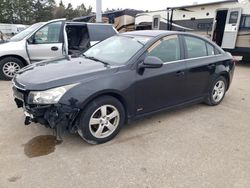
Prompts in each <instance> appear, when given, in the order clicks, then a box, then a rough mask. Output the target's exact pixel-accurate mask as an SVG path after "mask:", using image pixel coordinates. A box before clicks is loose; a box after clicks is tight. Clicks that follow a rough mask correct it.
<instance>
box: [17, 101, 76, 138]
mask: <svg viewBox="0 0 250 188" xmlns="http://www.w3.org/2000/svg"><path fill="white" fill-rule="evenodd" d="M15 102H16V104H17V107H18V108H23V109H24V114H25V122H24V123H25V125H28V124H30V123H31V122H34V123H40V124H42V125H44V126H46V127H48V128H51V129H54V130H55V132H56V136H57V139H58V140H61V139H62V134H63V132H65V131H66V130H67V131H70V132H71V133H75V132H76V131H77V121H76V120H77V116H78V114H79V112H80V109H78V108H75V107H71V106H67V105H63V104H53V105H28V104H26V103H25V100H21V99H18V98H15Z"/></svg>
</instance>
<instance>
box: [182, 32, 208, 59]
mask: <svg viewBox="0 0 250 188" xmlns="http://www.w3.org/2000/svg"><path fill="white" fill-rule="evenodd" d="M184 39H185V42H186V46H187V58H195V57H203V56H207V48H206V42H205V41H204V40H202V39H198V38H195V37H189V36H184Z"/></svg>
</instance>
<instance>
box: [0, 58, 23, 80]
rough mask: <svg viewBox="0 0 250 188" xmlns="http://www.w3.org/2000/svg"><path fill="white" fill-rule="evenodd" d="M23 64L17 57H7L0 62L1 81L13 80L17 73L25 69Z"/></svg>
mask: <svg viewBox="0 0 250 188" xmlns="http://www.w3.org/2000/svg"><path fill="white" fill-rule="evenodd" d="M23 67H24V65H23V62H22V61H21V60H20V59H18V58H15V57H6V58H3V59H2V60H0V79H2V80H11V79H12V78H13V77H14V76H15V74H16V73H17V71H19V70H20V69H21V68H23Z"/></svg>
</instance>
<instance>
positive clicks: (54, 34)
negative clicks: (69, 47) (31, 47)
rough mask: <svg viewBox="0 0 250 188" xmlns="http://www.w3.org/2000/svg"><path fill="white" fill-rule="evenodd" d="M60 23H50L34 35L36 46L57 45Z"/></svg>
mask: <svg viewBox="0 0 250 188" xmlns="http://www.w3.org/2000/svg"><path fill="white" fill-rule="evenodd" d="M61 25H62V22H55V23H50V24H48V25H46V26H44V27H42V28H41V29H39V30H38V31H37V32H36V33H35V35H34V42H35V43H36V44H44V43H45V44H46V43H58V42H59V39H60V32H61Z"/></svg>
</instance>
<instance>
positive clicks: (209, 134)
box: [0, 64, 250, 188]
mask: <svg viewBox="0 0 250 188" xmlns="http://www.w3.org/2000/svg"><path fill="white" fill-rule="evenodd" d="M249 114H250V65H243V64H239V65H238V66H237V67H236V71H235V77H234V80H233V84H232V86H231V88H230V90H229V92H228V93H227V95H226V97H225V99H224V101H223V103H222V104H221V105H219V106H217V107H208V106H206V105H203V104H198V105H194V106H191V107H187V108H183V109H181V110H177V111H172V112H163V113H160V114H158V115H155V116H152V117H149V118H147V119H143V120H140V121H136V122H133V123H131V124H130V125H127V126H126V127H124V129H123V130H122V131H121V133H120V134H119V135H118V136H117V137H116V138H115V139H114V140H112V141H111V142H108V143H106V144H103V145H98V146H91V145H88V144H86V143H85V142H84V141H82V140H81V139H80V137H78V136H77V135H70V134H66V135H65V136H64V141H63V143H61V144H59V145H56V146H55V148H53V146H50V147H51V148H50V149H51V151H50V152H51V153H50V154H48V155H43V156H40V157H32V158H30V157H31V156H30V155H28V154H27V147H28V146H29V147H33V149H37V148H39V147H41V148H42V147H43V146H42V144H44V143H45V142H43V141H41V140H40V143H38V145H34V144H33V145H32V141H34V139H40V138H42V136H45V135H51V130H49V129H46V128H44V127H42V126H39V125H35V124H31V125H30V126H27V127H25V126H24V125H23V121H24V117H23V113H22V110H21V109H17V108H16V106H15V104H14V102H13V97H12V92H11V82H4V81H0V187H3V188H4V187H18V188H19V187H25V188H29V187H32V188H33V187H42V188H45V187H57V188H58V187H88V188H91V187H93V188H98V187H107V188H111V187H124V188H127V187H136V188H137V187H197V188H200V187H216V188H217V187H221V188H225V187H244V188H245V187H250V136H249V135H250V115H249ZM33 138H34V139H33ZM32 139H33V140H32ZM46 143H47V144H48V145H46V147H47V146H49V144H52V145H53V140H52V141H51V140H50V142H49V141H48V142H46ZM36 144H37V143H36ZM38 146H39V147H38ZM44 147H45V146H44ZM28 149H30V148H28ZM47 149H48V148H47ZM54 149H55V150H54ZM53 151H54V152H53ZM25 153H26V154H25Z"/></svg>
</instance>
